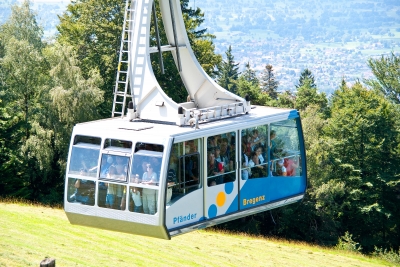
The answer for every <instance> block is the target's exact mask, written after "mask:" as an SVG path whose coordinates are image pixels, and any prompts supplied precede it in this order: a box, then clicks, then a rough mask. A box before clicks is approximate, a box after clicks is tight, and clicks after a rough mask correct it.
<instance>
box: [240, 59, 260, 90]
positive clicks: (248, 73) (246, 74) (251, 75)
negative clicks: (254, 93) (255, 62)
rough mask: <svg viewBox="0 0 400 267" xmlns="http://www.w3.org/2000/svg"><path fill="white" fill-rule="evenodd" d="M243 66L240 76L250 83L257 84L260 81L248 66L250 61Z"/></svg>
mask: <svg viewBox="0 0 400 267" xmlns="http://www.w3.org/2000/svg"><path fill="white" fill-rule="evenodd" d="M245 67H246V68H245V70H244V72H242V74H241V77H243V78H244V79H245V80H246V81H248V82H250V83H251V84H256V85H259V83H260V81H259V80H258V78H257V75H256V72H255V71H254V70H253V69H252V68H251V67H250V62H247V63H246V65H245Z"/></svg>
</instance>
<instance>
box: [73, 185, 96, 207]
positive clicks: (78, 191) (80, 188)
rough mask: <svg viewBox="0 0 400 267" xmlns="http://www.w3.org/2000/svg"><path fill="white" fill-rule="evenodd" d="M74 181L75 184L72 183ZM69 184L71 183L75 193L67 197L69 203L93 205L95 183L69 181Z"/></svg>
mask: <svg viewBox="0 0 400 267" xmlns="http://www.w3.org/2000/svg"><path fill="white" fill-rule="evenodd" d="M73 181H75V182H73ZM69 182H71V183H72V182H73V184H74V187H75V192H74V193H73V194H72V195H71V196H69V198H68V201H69V202H77V203H81V204H84V205H91V206H93V205H94V195H95V182H94V181H90V180H85V179H69Z"/></svg>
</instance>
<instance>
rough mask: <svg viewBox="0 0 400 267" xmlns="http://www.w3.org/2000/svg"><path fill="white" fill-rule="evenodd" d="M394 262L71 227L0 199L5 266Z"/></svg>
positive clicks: (59, 214) (257, 240) (286, 245)
mask: <svg viewBox="0 0 400 267" xmlns="http://www.w3.org/2000/svg"><path fill="white" fill-rule="evenodd" d="M45 257H50V258H54V259H56V266H57V267H61V266H69V267H70V266H296V267H300V266H363V267H368V266H393V264H390V263H388V262H385V261H383V260H381V259H378V258H374V257H367V256H363V255H361V254H356V253H350V252H346V251H340V250H336V249H327V248H323V247H319V246H314V245H309V244H305V243H298V242H288V241H284V240H276V239H268V238H262V237H254V236H248V235H245V234H230V233H224V232H217V231H214V230H213V229H209V230H201V231H195V232H192V233H188V234H185V235H181V236H178V237H175V238H173V239H172V240H170V241H168V240H159V239H155V238H150V237H143V236H135V235H129V234H124V233H118V232H110V231H105V230H99V229H94V228H87V227H81V226H75V225H71V224H70V223H69V222H68V219H67V217H66V215H65V213H64V211H63V210H62V209H61V208H51V207H44V206H40V205H36V204H29V203H22V202H18V201H11V202H10V201H4V200H3V201H0V266H7V267H10V266H39V265H40V262H41V261H42V260H43V259H44V258H45Z"/></svg>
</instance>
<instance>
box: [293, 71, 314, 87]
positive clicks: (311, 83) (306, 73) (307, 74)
mask: <svg viewBox="0 0 400 267" xmlns="http://www.w3.org/2000/svg"><path fill="white" fill-rule="evenodd" d="M306 80H309V82H308V84H309V86H310V87H311V88H316V87H317V86H316V85H315V79H314V75H312V74H311V71H310V70H309V69H304V70H303V71H302V72H301V73H300V78H299V84H297V85H296V88H297V89H298V88H300V87H302V86H303V85H304V84H306Z"/></svg>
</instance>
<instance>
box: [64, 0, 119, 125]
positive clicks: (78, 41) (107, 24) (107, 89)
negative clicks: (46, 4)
mask: <svg viewBox="0 0 400 267" xmlns="http://www.w3.org/2000/svg"><path fill="white" fill-rule="evenodd" d="M124 7H125V5H124V4H123V2H122V1H117V0H83V1H74V2H72V3H71V4H69V5H68V6H67V11H66V12H65V13H64V14H63V15H62V16H60V17H59V18H60V24H59V25H57V30H58V31H59V35H58V36H57V40H58V41H59V42H60V43H61V44H65V45H69V46H72V47H74V50H75V52H76V53H77V56H78V58H77V59H78V62H79V67H80V68H81V70H82V75H83V77H85V78H86V77H88V76H89V73H90V72H91V71H92V70H93V69H98V70H99V72H100V76H101V77H102V78H103V80H104V84H103V86H102V87H101V89H102V90H103V91H104V93H105V102H104V103H103V105H102V106H101V107H100V110H99V112H100V113H101V114H102V116H103V117H109V116H110V115H109V114H110V113H111V106H112V100H113V97H112V94H113V89H114V83H115V77H116V76H115V74H116V69H117V65H118V52H119V47H120V42H121V32H122V25H123V21H124V17H123V16H124Z"/></svg>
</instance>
